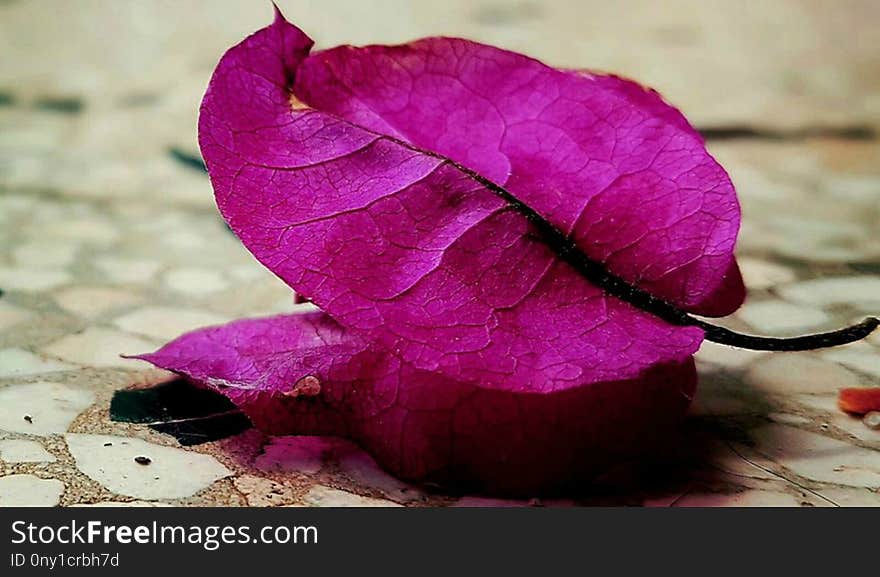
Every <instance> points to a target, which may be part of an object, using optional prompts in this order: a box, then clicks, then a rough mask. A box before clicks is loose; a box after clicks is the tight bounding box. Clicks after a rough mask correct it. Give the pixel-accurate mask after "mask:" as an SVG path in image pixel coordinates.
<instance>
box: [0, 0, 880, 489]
mask: <svg viewBox="0 0 880 577" xmlns="http://www.w3.org/2000/svg"><path fill="white" fill-rule="evenodd" d="M319 4H320V7H319V6H318V5H319ZM366 4H369V3H356V2H351V1H345V2H336V3H334V2H328V3H314V4H311V3H306V2H297V1H293V0H291V1H289V2H281V5H282V8H284V10H285V12H286V13H287V15H288V16H289V17H290V18H291V19H294V20H297V21H299V22H300V23H302V24H303V25H304V27H307V28H308V29H309V30H312V31H314V32H315V35H316V36H319V40H320V42H321V43H322V44H324V45H331V44H335V43H337V42H341V41H343V42H355V43H363V42H369V41H399V40H404V39H406V38H411V37H417V36H422V35H427V34H432V33H440V32H445V33H447V34H450V33H454V34H458V35H462V36H469V37H473V38H477V39H480V40H483V41H488V42H493V43H497V44H502V45H505V46H509V47H512V48H516V49H520V50H524V51H528V52H531V53H533V54H535V55H537V56H539V57H542V58H544V59H545V60H547V61H549V62H552V63H555V64H559V65H569V66H575V65H580V66H584V65H589V66H591V67H595V68H599V69H610V70H615V71H618V72H620V73H623V74H627V75H631V76H634V77H637V78H640V79H642V80H643V81H645V82H648V83H650V84H653V85H654V86H656V87H657V88H658V89H660V90H661V91H662V92H664V93H665V94H667V96H668V97H669V98H670V99H671V100H672V101H673V102H675V103H676V104H678V105H679V106H681V107H682V109H683V110H684V111H685V113H686V114H688V115H689V117H691V119H692V120H693V121H694V122H695V123H696V124H698V125H701V126H716V127H717V126H734V127H743V126H744V127H750V130H751V132H749V131H746V132H745V134H742V133H740V134H739V136H740V137H730V138H718V139H712V140H710V143H709V145H710V149H711V150H712V152H713V153H714V154H715V155H716V156H717V158H718V159H719V160H720V162H721V163H722V164H723V165H724V166H725V167H726V168H727V170H728V171H729V172H730V174H731V175H732V177H733V180H734V182H735V183H736V184H737V187H738V189H739V192H740V194H741V198H742V203H743V211H744V225H743V230H742V234H741V241H740V244H739V249H738V254H739V257H740V259H741V261H740V262H741V263H742V268H743V272H744V276H745V278H746V282H747V285H748V286H749V287H750V296H749V299H748V302H747V304H746V305H745V306H744V307H743V308H742V309H741V310H740V311H739V312H738V313H737V314H736V315H735V316H734V317H731V318H730V319H727V324H728V325H729V326H731V327H735V328H737V329H740V330H743V331H750V332H756V333H765V334H774V335H776V334H778V335H785V334H796V333H801V332H807V331H817V330H822V329H828V328H833V327H836V326H838V325H840V324H842V323H848V322H852V321H854V320H857V319H860V318H861V317H863V316H864V315H865V314H867V313H871V314H877V313H878V312H880V141H878V140H877V138H876V137H875V136H872V131H873V130H876V128H877V121H878V118H880V76H878V74H877V70H880V56H878V54H877V53H876V46H877V44H878V40H880V38H878V32H877V31H878V30H880V26H877V24H878V23H880V15H878V13H877V10H878V9H877V7H876V6H872V3H870V2H841V3H835V5H834V7H831V6H830V5H827V8H823V7H822V6H821V5H818V6H817V5H814V4H811V7H810V8H807V7H806V4H804V5H802V4H801V3H797V2H790V1H786V2H776V3H772V4H771V5H770V6H762V8H761V10H764V12H763V13H754V12H750V13H748V14H745V13H738V12H736V11H735V9H733V8H731V7H730V6H729V5H728V4H727V3H717V4H715V3H694V4H692V5H690V6H688V7H686V8H684V7H682V8H681V9H672V8H670V7H669V6H666V7H665V9H662V10H661V9H660V8H659V7H658V6H656V5H655V4H654V3H651V2H636V3H632V4H629V5H627V7H626V8H624V7H618V6H615V7H609V6H606V4H607V3H584V2H574V1H571V2H564V1H557V2H542V3H540V4H539V3H529V2H513V3H500V2H497V3H489V2H481V3H477V4H475V3H472V2H465V1H464V0H456V1H452V2H447V3H445V4H444V7H443V8H442V9H440V8H437V7H436V6H435V5H434V4H429V3H424V4H419V3H410V2H403V1H402V0H401V1H399V2H386V3H381V4H379V5H376V6H375V7H373V8H372V9H368V8H365V5H366ZM587 4H591V5H592V6H591V7H587ZM611 4H615V3H611ZM50 6H51V7H50ZM823 11H828V12H829V13H827V14H826V13H825V12H823ZM832 12H833V13H832ZM269 14H270V10H269V8H268V5H267V6H261V5H259V3H258V4H257V5H253V4H249V3H234V2H229V3H220V2H211V3H207V2H187V3H172V2H155V3H154V2H150V3H135V2H130V3H115V2H109V1H108V2H82V3H76V4H69V5H68V4H57V5H55V4H52V5H49V4H45V3H40V2H36V1H30V0H6V1H4V2H2V3H0V37H2V38H3V43H4V45H8V46H9V49H4V64H3V67H2V70H0V288H2V290H3V294H2V297H0V459H2V461H0V506H8V505H46V506H50V505H56V504H60V505H101V504H119V505H122V504H124V505H127V506H165V505H175V504H186V505H257V506H263V505H311V506H329V505H356V506H357V505H366V506H373V505H379V506H384V505H425V504H434V505H462V506H471V505H491V504H499V505H530V504H531V505H534V504H538V503H540V504H545V505H571V504H628V505H647V506H670V505H673V506H694V505H696V506H699V505H781V506H833V505H843V506H846V505H876V506H880V493H878V489H880V430H877V429H872V428H870V427H869V426H867V425H866V424H865V423H863V422H862V421H861V420H860V419H858V418H855V417H850V416H847V415H845V414H843V413H841V412H840V411H838V410H837V408H836V404H835V403H836V393H837V391H838V389H839V388H840V387H844V386H870V385H880V335H878V334H875V335H874V336H873V338H872V339H870V340H869V341H867V342H863V343H859V344H857V345H853V346H848V347H845V348H840V349H834V350H827V351H822V352H811V353H790V354H775V355H768V354H762V353H752V352H744V351H738V350H733V349H726V348H723V347H720V346H714V345H711V344H707V345H704V347H703V350H701V351H700V353H699V355H698V359H699V368H700V372H701V386H700V389H699V393H698V397H697V401H696V403H695V406H694V409H693V412H692V416H691V418H690V419H689V421H688V423H687V425H686V428H685V431H684V432H683V441H682V442H681V443H680V445H679V446H680V449H679V450H678V451H676V453H675V454H673V455H669V457H668V459H667V460H666V464H665V465H664V466H662V467H657V466H655V467H651V468H650V469H648V470H645V468H641V469H638V468H637V469H633V470H628V471H622V472H621V474H620V475H619V476H617V477H615V478H613V479H611V480H609V481H608V482H607V483H606V485H605V486H603V487H599V488H597V489H596V490H595V491H594V492H593V493H591V494H590V495H581V496H577V497H571V498H562V499H558V500H549V501H544V502H537V501H534V500H533V501H501V500H494V499H487V498H483V497H478V496H450V495H442V494H436V493H432V492H429V491H427V490H424V489H421V488H417V487H412V486H409V485H407V484H405V483H401V482H400V481H398V480H396V479H394V478H392V477H390V476H388V475H387V474H385V473H383V472H382V471H381V470H380V469H378V467H377V466H376V465H375V463H373V461H372V460H371V459H370V458H369V457H368V456H367V455H366V454H364V453H363V452H361V451H360V450H358V449H357V448H356V447H354V446H352V445H349V444H347V443H344V442H341V441H336V440H333V439H317V438H266V437H264V436H262V435H261V434H259V433H258V432H256V431H253V430H250V431H247V432H245V433H242V434H241V435H239V436H237V437H234V438H231V439H226V440H222V441H217V442H213V443H207V444H203V445H198V446H195V447H189V448H182V447H180V446H179V445H178V444H177V443H176V441H174V439H173V438H171V437H168V436H165V435H162V434H159V433H157V432H155V431H152V430H151V429H149V428H147V427H144V426H139V425H128V424H124V423H116V422H111V421H110V419H109V414H108V407H109V402H110V399H111V396H112V394H113V392H114V391H116V390H117V389H120V388H123V387H127V386H131V385H137V384H141V385H146V384H151V383H158V382H162V381H163V380H166V379H167V378H168V375H167V374H166V373H163V372H162V371H158V370H155V369H152V368H150V367H149V366H148V365H146V364H145V363H142V362H139V361H134V360H126V359H123V358H120V357H119V353H139V352H144V351H149V350H152V349H154V348H155V347H156V346H157V345H158V344H161V343H163V342H164V341H165V340H167V339H169V338H171V337H174V336H177V335H178V334H180V333H181V332H183V331H187V330H190V329H193V328H196V327H199V326H204V325H208V324H215V323H219V322H224V321H226V320H228V319H231V318H235V317H238V316H243V315H258V314H265V313H269V312H279V311H290V310H293V308H294V307H295V306H297V305H294V304H293V302H292V298H291V294H290V291H289V290H288V289H287V288H286V287H285V286H284V285H282V284H281V283H280V282H279V281H277V280H276V279H274V277H272V275H270V274H269V273H268V272H267V271H265V270H263V269H262V268H261V267H260V266H259V265H258V264H257V263H256V262H255V261H254V260H253V259H252V258H250V257H249V255H248V254H247V253H246V252H245V250H244V249H243V248H242V247H241V246H240V245H239V243H238V242H237V241H236V239H235V238H234V237H233V236H232V235H231V234H230V233H229V232H228V231H227V230H226V229H225V227H224V225H223V223H222V222H221V220H220V219H219V217H218V215H217V214H216V212H215V209H214V207H213V202H212V197H211V190H210V186H209V184H208V182H207V179H206V177H205V175H204V174H203V173H202V172H200V171H199V170H198V169H197V168H194V166H193V165H192V163H191V162H189V161H188V158H189V155H193V154H195V152H196V146H195V114H196V110H197V104H198V101H199V99H200V96H201V93H202V91H203V89H204V84H205V82H206V79H207V77H208V75H209V74H210V71H211V69H212V67H213V64H214V63H215V62H216V60H217V58H218V57H219V55H220V53H221V51H222V50H223V49H224V48H225V47H227V46H229V45H231V44H232V43H234V42H235V41H237V40H238V39H239V38H241V37H242V36H243V35H245V34H246V33H249V32H250V31H252V30H254V29H256V28H258V27H259V26H261V25H263V24H264V23H265V22H267V21H268V18H269ZM169 16H172V17H169ZM574 22H577V23H578V24H577V25H576V26H575V25H574V24H573V23H574ZM104 30H113V31H114V34H113V35H112V36H111V35H106V34H103V33H99V32H101V31H104ZM111 37H112V40H111ZM195 38H197V39H198V41H194V39H195ZM108 42H112V45H109V46H108V45H107V43H108ZM621 47H622V48H621ZM829 127H830V128H831V129H829ZM841 127H843V128H841ZM804 129H809V130H804ZM741 132H742V131H741ZM722 135H723V134H722ZM728 136H729V135H728ZM734 136H736V135H734ZM138 457H147V458H148V461H149V462H148V463H147V464H142V463H139V462H138V461H137V459H136V458H138ZM184 472H185V474H183V473H184Z"/></svg>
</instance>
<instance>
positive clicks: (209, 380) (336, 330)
mask: <svg viewBox="0 0 880 577" xmlns="http://www.w3.org/2000/svg"><path fill="white" fill-rule="evenodd" d="M140 358H143V359H145V360H148V361H150V362H152V363H154V364H156V365H158V366H160V367H162V368H165V369H169V370H172V371H176V372H178V373H180V374H183V375H185V376H187V377H189V378H190V379H192V380H194V381H197V382H200V383H203V384H205V385H207V386H210V387H212V388H214V389H216V390H217V391H220V392H221V393H223V394H225V395H227V396H228V397H229V398H230V399H231V400H232V401H233V402H235V403H236V404H237V405H239V406H240V407H242V408H243V409H244V411H245V412H246V413H247V414H248V416H249V417H250V418H251V420H253V421H254V423H255V424H256V425H257V426H258V427H260V428H262V429H263V430H266V431H268V432H270V433H275V434H325V435H327V434H329V435H338V436H343V437H347V438H349V439H351V440H353V441H355V442H357V443H359V444H360V445H362V446H363V447H364V448H365V449H367V450H368V451H369V452H370V453H372V454H373V455H374V457H375V458H376V459H377V460H378V461H379V463H380V464H381V465H382V466H383V467H385V468H386V469H388V470H389V471H391V472H392V473H395V474H396V475H398V476H400V477H402V478H405V479H409V480H416V481H425V480H427V481H434V482H438V483H455V484H458V485H467V486H472V487H476V488H480V489H483V490H487V491H491V492H500V493H520V494H530V493H534V492H540V491H545V490H548V489H551V488H554V487H559V486H561V485H566V484H569V483H576V482H578V481H583V480H584V479H589V478H591V477H593V476H595V475H597V474H599V473H601V472H603V471H604V470H605V469H606V468H607V467H609V466H610V465H611V464H613V463H615V462H618V461H619V460H620V459H622V458H627V457H634V456H637V455H639V454H641V453H642V452H644V451H646V450H648V449H650V448H651V447H652V446H653V445H654V443H655V442H656V441H657V440H658V439H662V438H663V434H664V433H665V432H667V431H668V430H669V429H670V427H672V426H673V425H674V424H675V423H676V422H677V421H678V419H680V418H681V416H682V415H683V413H684V411H685V410H686V409H687V406H688V404H689V401H690V397H691V395H692V394H693V390H694V386H695V383H696V375H695V371H694V367H693V362H692V360H690V359H687V360H685V361H683V362H681V363H669V364H664V365H658V366H656V367H653V368H652V369H650V370H649V371H647V372H645V373H644V374H643V375H641V376H639V377H635V378H633V379H621V380H614V381H604V382H596V383H588V384H585V385H583V386H580V387H576V388H572V389H567V390H561V391H557V392H550V393H543V394H535V393H530V392H523V391H505V390H490V389H484V388H481V387H480V386H479V382H478V381H477V382H474V381H468V380H450V379H447V378H445V377H442V376H440V375H438V374H437V373H429V372H426V371H420V370H416V369H414V368H412V367H411V366H409V365H407V364H406V363H404V362H401V361H400V359H398V358H396V357H394V356H392V355H383V354H379V353H376V352H373V351H371V350H370V348H369V347H367V346H366V345H365V344H363V343H362V342H360V341H359V340H357V339H355V338H353V337H351V336H350V335H347V334H346V332H345V331H344V330H343V329H341V328H340V327H339V326H338V325H336V323H335V322H333V321H332V320H330V319H329V318H328V317H327V316H326V315H323V314H321V313H312V314H298V315H287V316H277V317H271V318H265V319H253V320H244V321H237V322H234V323H231V324H228V325H225V326H220V327H212V328H207V329H201V330H198V331H194V332H192V333H189V334H186V335H183V336H182V337H179V338H178V339H176V340H175V341H173V342H171V343H169V344H167V345H165V346H164V347H162V348H161V349H160V350H159V351H156V352H155V353H152V354H149V355H143V356H142V357H140ZM307 378H308V379H311V381H313V382H317V383H319V384H320V388H319V390H317V389H315V388H312V389H310V390H309V391H308V393H309V394H296V393H295V391H296V390H297V383H302V382H303V380H304V379H307Z"/></svg>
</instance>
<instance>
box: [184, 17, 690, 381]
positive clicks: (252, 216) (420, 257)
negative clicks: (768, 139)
mask: <svg viewBox="0 0 880 577" xmlns="http://www.w3.org/2000/svg"><path fill="white" fill-rule="evenodd" d="M310 43H311V41H310V40H308V38H306V37H305V36H304V35H303V34H302V32H300V31H299V30H298V29H297V28H295V27H293V26H291V25H290V24H287V23H286V22H283V21H278V22H276V23H275V24H274V25H273V26H271V27H269V28H267V29H264V30H262V31H260V32H258V33H256V34H255V35H253V36H251V37H250V38H248V39H247V40H246V41H245V42H243V43H242V44H240V45H239V46H237V47H235V48H233V49H231V50H230V51H229V52H227V54H226V55H225V56H224V57H223V59H222V60H221V62H220V64H219V65H218V67H217V70H216V72H215V74H214V77H213V79H212V81H211V84H210V86H209V89H208V92H207V94H206V95H205V99H204V101H203V104H202V113H201V118H200V143H201V147H202V153H203V155H204V158H205V161H206V163H207V166H208V170H209V173H210V175H211V180H212V183H213V185H214V189H215V192H216V197H217V203H218V206H219V207H220V210H221V212H222V213H223V215H224V216H225V218H226V219H227V221H228V222H229V224H230V226H231V227H232V229H233V230H234V231H235V232H236V233H237V234H238V235H239V237H240V238H241V240H242V242H243V243H244V244H245V246H247V247H248V248H249V249H250V250H251V251H252V252H253V253H254V255H255V256H256V257H257V258H258V259H259V260H260V261H261V262H263V263H264V264H265V265H266V266H267V267H268V268H269V269H270V270H272V271H273V272H275V274H277V275H278V276H280V277H281V278H282V279H284V280H285V281H286V282H287V283H288V284H289V285H290V286H291V287H293V288H294V289H295V290H296V291H297V292H298V293H300V294H302V295H304V296H305V297H307V298H309V299H310V300H312V302H314V303H315V304H316V305H318V306H319V307H320V308H321V309H322V310H324V311H325V312H327V313H328V314H329V315H330V316H331V317H333V318H334V319H335V320H336V321H337V322H339V323H340V324H341V325H343V326H345V327H347V328H348V329H351V330H352V331H354V332H356V333H357V334H358V335H359V336H361V337H362V338H365V339H367V340H369V341H370V342H371V343H372V344H373V345H374V346H376V347H377V348H380V349H384V350H389V351H397V352H398V353H399V355H400V357H401V358H402V359H403V360H404V361H405V362H407V363H409V364H411V365H413V366H414V367H415V368H417V369H421V370H426V371H432V372H436V373H438V374H439V375H441V376H443V377H445V378H448V379H452V380H458V379H461V378H463V377H465V376H466V377H467V379H468V380H471V381H474V382H476V381H479V382H480V385H481V387H483V388H488V389H503V390H517V391H530V392H536V393H544V392H551V391H558V390H563V389H567V388H572V387H579V386H581V385H583V384H585V383H592V382H604V381H609V380H610V381H616V380H619V379H631V378H637V377H639V376H640V375H642V374H643V373H644V372H645V371H647V370H649V369H650V368H651V367H653V366H654V365H656V364H658V363H667V362H673V363H680V362H683V361H684V360H685V359H687V358H688V357H689V356H690V355H691V354H692V353H693V352H695V351H696V350H697V348H698V347H699V344H700V341H701V338H702V331H701V330H699V329H697V328H693V327H676V326H672V325H669V324H667V323H665V322H663V321H661V320H659V319H658V318H656V317H654V316H652V315H649V314H647V313H643V312H641V311H638V310H636V309H635V308H633V307H632V306H630V305H628V304H626V303H624V302H622V301H620V300H618V299H615V298H611V297H608V296H607V295H605V294H604V293H603V292H602V291H601V290H599V289H598V288H597V287H595V286H593V285H591V284H589V283H588V282H586V281H585V280H584V279H583V278H582V277H581V276H580V275H579V274H578V273H577V272H576V271H575V270H574V269H572V268H571V267H570V266H569V265H568V264H566V263H564V262H562V261H561V260H560V259H559V258H558V257H557V256H556V254H555V253H553V252H552V251H551V250H550V249H549V248H548V247H547V246H546V245H545V244H544V243H542V242H541V241H539V240H538V239H537V238H536V236H537V235H536V233H535V230H534V229H533V228H532V225H531V224H530V223H529V222H528V221H527V220H526V219H525V218H524V217H523V216H522V215H520V214H519V213H517V212H515V211H512V210H511V209H510V207H509V206H508V204H507V203H506V201H504V200H502V199H501V198H499V197H498V196H496V195H495V194H494V193H492V192H491V191H489V190H488V189H487V188H486V187H485V186H483V185H481V184H479V183H477V182H475V181H474V180H473V179H472V178H471V177H469V176H468V175H467V174H465V173H464V172H462V171H461V170H460V169H459V168H458V167H456V166H455V165H453V164H450V163H448V162H446V161H444V160H443V159H441V158H438V157H436V156H434V155H431V154H428V153H425V152H421V151H419V150H415V149H413V148H411V147H409V146H407V145H405V144H403V143H400V142H398V141H395V140H394V139H393V138H388V137H385V136H382V135H379V134H376V133H374V132H371V131H369V130H367V129H365V128H362V127H360V126H357V125H355V124H352V123H350V122H346V121H344V120H341V119H340V118H338V117H337V116H335V115H332V114H328V113H325V112H320V111H318V110H314V109H310V108H301V107H300V105H299V104H298V103H294V105H293V108H292V107H291V97H290V95H289V93H288V90H287V83H288V82H289V81H290V79H291V78H295V77H296V76H297V75H298V70H299V69H298V67H297V64H298V63H300V62H301V61H303V59H304V58H305V54H306V52H307V51H308V49H309V46H310ZM291 47H294V48H293V50H294V52H293V53H290V50H291ZM297 50H298V52H297ZM291 63H292V64H291ZM695 234H699V233H695Z"/></svg>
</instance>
